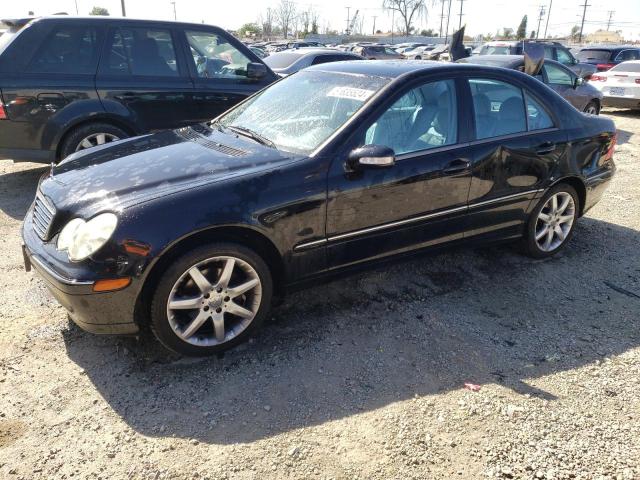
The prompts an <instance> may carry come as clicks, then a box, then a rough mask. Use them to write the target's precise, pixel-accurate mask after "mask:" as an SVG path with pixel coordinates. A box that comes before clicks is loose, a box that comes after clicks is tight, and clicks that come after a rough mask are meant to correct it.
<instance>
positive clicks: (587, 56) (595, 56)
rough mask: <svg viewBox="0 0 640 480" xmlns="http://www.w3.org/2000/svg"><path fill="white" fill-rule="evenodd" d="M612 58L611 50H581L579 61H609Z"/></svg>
mask: <svg viewBox="0 0 640 480" xmlns="http://www.w3.org/2000/svg"><path fill="white" fill-rule="evenodd" d="M610 56H611V52H610V51H609V50H580V51H579V52H578V60H580V61H581V62H583V61H585V60H600V61H607V60H609V57H610Z"/></svg>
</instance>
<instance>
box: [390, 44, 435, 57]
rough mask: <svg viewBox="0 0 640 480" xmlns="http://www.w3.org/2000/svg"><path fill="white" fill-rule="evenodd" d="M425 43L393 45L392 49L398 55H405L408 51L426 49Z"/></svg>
mask: <svg viewBox="0 0 640 480" xmlns="http://www.w3.org/2000/svg"><path fill="white" fill-rule="evenodd" d="M426 46H427V44H426V43H401V44H400V45H394V47H393V49H394V50H395V51H396V52H397V53H400V54H403V55H404V54H405V53H407V52H408V51H409V50H415V49H416V48H418V47H426Z"/></svg>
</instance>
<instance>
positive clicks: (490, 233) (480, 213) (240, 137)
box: [22, 61, 616, 355]
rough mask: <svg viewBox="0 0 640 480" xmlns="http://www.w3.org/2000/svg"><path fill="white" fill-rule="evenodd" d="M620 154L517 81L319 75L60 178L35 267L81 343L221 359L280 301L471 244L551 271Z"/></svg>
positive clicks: (92, 158)
mask: <svg viewBox="0 0 640 480" xmlns="http://www.w3.org/2000/svg"><path fill="white" fill-rule="evenodd" d="M525 105H526V108H525ZM615 139H616V128H615V125H614V124H613V122H612V121H611V120H610V119H607V118H604V117H596V116H588V115H583V114H581V113H580V112H578V111H577V110H575V109H574V108H573V107H571V106H570V105H568V104H567V102H565V101H564V100H563V99H562V98H561V97H560V96H559V95H557V94H556V93H555V92H554V91H553V90H551V89H549V88H548V87H547V86H545V85H544V84H543V83H541V82H539V81H537V80H535V79H533V78H531V77H529V76H527V75H524V74H522V73H520V72H517V71H514V70H507V69H498V68H493V67H483V66H478V65H461V64H455V63H425V62H414V61H405V62H378V61H372V62H336V63H328V64H324V65H318V66H314V67H309V68H308V69H305V70H302V71H300V72H298V73H296V74H295V75H291V76H289V77H286V78H284V79H282V80H281V81H279V82H276V83H274V84H273V85H272V86H270V87H268V88H266V89H264V90H262V91H261V92H259V93H257V94H256V95H254V96H253V97H251V98H250V99H249V100H248V101H246V102H243V103H241V104H240V105H238V106H237V107H235V108H233V109H231V110H230V111H228V112H226V113H225V114H223V115H221V116H220V117H218V118H217V119H216V120H215V121H214V122H212V123H211V124H209V125H207V124H198V125H195V126H192V127H185V128H182V129H177V130H172V131H165V132H161V133H157V134H154V135H148V136H144V137H138V138H132V139H128V140H124V141H120V142H118V143H117V144H113V145H105V146H102V147H97V148H96V149H94V150H87V151H84V152H78V153H76V154H74V155H72V156H70V157H69V158H67V159H66V160H64V161H63V162H62V163H61V164H59V165H58V166H55V167H53V168H52V169H51V172H50V175H48V176H47V177H46V178H43V179H42V181H41V183H40V185H39V186H38V190H37V194H36V199H35V202H34V204H33V205H32V207H31V208H30V210H29V211H28V213H27V214H26V216H25V221H24V225H23V230H22V235H23V240H24V244H25V247H24V255H25V259H26V260H25V262H26V265H27V267H28V266H29V265H32V266H33V267H34V268H35V270H37V271H38V273H39V274H40V275H41V276H42V277H43V278H44V279H45V281H46V284H47V285H48V287H49V289H50V290H51V292H52V293H53V295H54V296H55V297H56V298H57V299H58V300H59V301H60V303H61V304H62V305H64V306H65V307H66V309H67V310H68V311H69V313H70V316H71V318H73V319H74V320H75V321H76V322H77V323H78V324H79V325H80V326H81V327H83V328H85V329H87V330H89V331H92V332H98V333H129V334H131V333H135V332H137V331H138V330H139V328H140V326H141V325H142V324H145V323H147V322H149V324H150V326H151V328H152V330H153V331H154V332H155V334H156V336H157V337H158V338H159V339H160V341H161V342H162V343H163V344H164V345H165V346H167V347H168V348H170V349H172V350H175V351H177V352H180V353H183V354H190V355H203V354H213V353H216V352H219V351H221V350H224V349H226V348H229V347H231V346H233V345H235V344H237V343H239V342H241V341H243V340H245V339H247V337H248V336H249V335H251V334H253V333H255V332H256V329H257V328H258V327H259V326H260V324H261V323H262V322H263V321H264V319H265V318H266V317H267V315H268V311H269V307H270V305H271V302H272V298H273V297H274V295H277V296H282V295H283V294H284V293H285V292H287V291H291V290H293V289H295V288H300V287H302V286H304V285H310V284H312V282H313V281H317V280H318V279H320V278H322V277H326V276H327V275H331V274H337V273H339V272H345V271H346V270H348V269H349V268H357V267H359V266H362V265H364V264H370V263H372V262H374V261H379V260H383V259H386V258H390V257H392V256H397V255H407V254H409V253H415V252H417V251H419V250H421V249H425V248H429V247H437V246H442V245H448V244H455V243H460V242H462V241H468V242H471V243H473V244H475V245H477V244H479V243H481V242H488V241H504V240H515V239H521V242H522V246H523V248H524V251H525V252H526V253H528V254H529V255H531V256H532V257H534V258H545V257H549V256H551V255H554V254H555V253H557V252H559V251H560V250H561V249H563V248H564V247H566V246H567V243H568V241H569V239H570V238H571V236H572V235H573V233H574V229H575V228H574V227H575V225H576V222H577V220H578V218H579V217H580V216H581V215H583V214H584V213H585V212H587V211H588V210H589V209H590V208H591V207H592V206H593V205H594V204H595V203H596V202H598V200H599V199H600V198H601V196H602V195H603V193H604V191H605V189H606V188H607V185H608V183H609V180H610V179H611V178H612V176H613V174H614V171H615V166H614V163H613V159H612V155H613V146H614V144H615Z"/></svg>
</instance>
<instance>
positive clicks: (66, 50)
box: [27, 26, 100, 74]
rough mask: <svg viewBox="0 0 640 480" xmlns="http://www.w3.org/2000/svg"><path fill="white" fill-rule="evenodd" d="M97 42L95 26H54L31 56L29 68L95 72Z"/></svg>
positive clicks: (32, 69) (36, 70)
mask: <svg viewBox="0 0 640 480" xmlns="http://www.w3.org/2000/svg"><path fill="white" fill-rule="evenodd" d="M98 43H99V42H98V31H97V30H96V29H95V28H94V27H85V26H58V27H54V29H53V30H52V31H51V32H50V33H49V35H47V36H46V37H45V39H44V41H43V42H42V45H41V46H40V48H38V50H37V51H36V53H35V55H34V56H33V58H32V59H31V62H30V63H29V66H28V67H27V72H32V73H66V74H95V72H96V67H97V64H98V52H99V50H100V45H99V44H98Z"/></svg>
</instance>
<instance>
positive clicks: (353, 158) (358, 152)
mask: <svg viewBox="0 0 640 480" xmlns="http://www.w3.org/2000/svg"><path fill="white" fill-rule="evenodd" d="M395 163H396V154H395V152H394V151H393V149H392V148H389V147H385V146H384V145H365V146H363V147H358V148H356V149H354V150H352V151H351V153H350V154H349V158H348V160H347V165H348V166H349V167H350V168H351V169H353V170H358V169H361V168H385V167H392V166H393V165H395Z"/></svg>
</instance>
